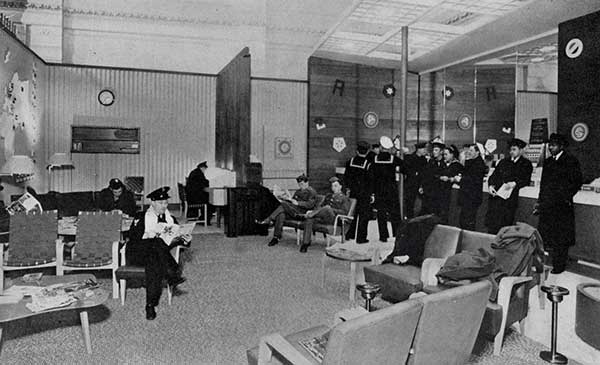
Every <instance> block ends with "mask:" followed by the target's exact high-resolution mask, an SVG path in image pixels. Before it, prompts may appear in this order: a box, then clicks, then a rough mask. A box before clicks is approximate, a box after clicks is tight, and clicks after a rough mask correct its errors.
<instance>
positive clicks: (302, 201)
mask: <svg viewBox="0 0 600 365" xmlns="http://www.w3.org/2000/svg"><path fill="white" fill-rule="evenodd" d="M292 199H295V200H297V201H298V206H299V207H301V208H304V209H306V210H309V209H313V208H314V207H315V205H316V204H317V192H316V191H315V189H313V188H312V187H310V186H309V187H308V188H306V189H299V190H296V192H295V193H294V196H293V197H292Z"/></svg>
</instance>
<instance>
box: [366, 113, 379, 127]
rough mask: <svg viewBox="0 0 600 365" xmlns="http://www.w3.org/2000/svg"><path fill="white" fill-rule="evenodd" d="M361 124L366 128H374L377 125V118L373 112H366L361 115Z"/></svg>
mask: <svg viewBox="0 0 600 365" xmlns="http://www.w3.org/2000/svg"><path fill="white" fill-rule="evenodd" d="M363 123H364V124H365V127H367V128H375V127H377V124H379V117H378V116H377V114H376V113H375V112H366V113H365V115H363Z"/></svg>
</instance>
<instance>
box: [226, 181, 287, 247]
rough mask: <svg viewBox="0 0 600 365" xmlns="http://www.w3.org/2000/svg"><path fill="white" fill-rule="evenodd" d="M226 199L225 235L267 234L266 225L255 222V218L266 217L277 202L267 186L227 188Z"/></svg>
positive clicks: (254, 185) (250, 185)
mask: <svg viewBox="0 0 600 365" xmlns="http://www.w3.org/2000/svg"><path fill="white" fill-rule="evenodd" d="M227 201H228V206H227V215H226V217H225V235H226V236H227V237H237V236H248V235H261V236H266V235H267V234H268V227H267V226H264V225H258V224H256V220H257V219H264V218H266V217H267V216H268V215H269V214H271V212H272V211H273V210H274V209H275V208H276V207H277V205H278V204H279V202H278V201H277V199H275V197H273V195H272V194H271V192H270V191H269V190H268V189H267V188H265V187H263V186H261V185H258V184H249V185H248V186H246V187H238V188H227Z"/></svg>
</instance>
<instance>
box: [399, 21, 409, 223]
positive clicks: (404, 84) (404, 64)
mask: <svg viewBox="0 0 600 365" xmlns="http://www.w3.org/2000/svg"><path fill="white" fill-rule="evenodd" d="M401 32H402V60H401V65H400V95H401V98H402V100H401V103H400V148H402V149H404V147H405V146H406V123H407V121H406V119H407V117H408V95H407V94H408V27H407V26H403V27H402V30H401ZM404 210H405V209H404V177H403V176H401V177H400V214H401V215H402V218H403V219H404Z"/></svg>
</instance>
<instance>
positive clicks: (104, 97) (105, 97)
mask: <svg viewBox="0 0 600 365" xmlns="http://www.w3.org/2000/svg"><path fill="white" fill-rule="evenodd" d="M98 102H99V103H100V104H102V105H104V106H109V105H112V104H113V103H114V102H115V94H114V93H113V92H112V91H110V90H108V89H104V90H102V91H100V92H99V93H98Z"/></svg>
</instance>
